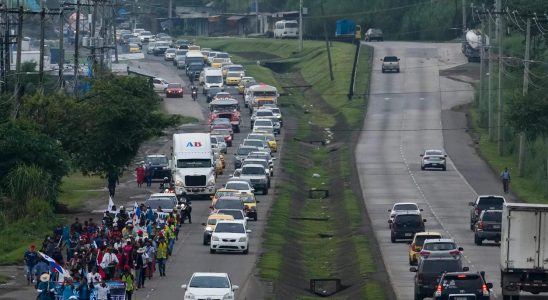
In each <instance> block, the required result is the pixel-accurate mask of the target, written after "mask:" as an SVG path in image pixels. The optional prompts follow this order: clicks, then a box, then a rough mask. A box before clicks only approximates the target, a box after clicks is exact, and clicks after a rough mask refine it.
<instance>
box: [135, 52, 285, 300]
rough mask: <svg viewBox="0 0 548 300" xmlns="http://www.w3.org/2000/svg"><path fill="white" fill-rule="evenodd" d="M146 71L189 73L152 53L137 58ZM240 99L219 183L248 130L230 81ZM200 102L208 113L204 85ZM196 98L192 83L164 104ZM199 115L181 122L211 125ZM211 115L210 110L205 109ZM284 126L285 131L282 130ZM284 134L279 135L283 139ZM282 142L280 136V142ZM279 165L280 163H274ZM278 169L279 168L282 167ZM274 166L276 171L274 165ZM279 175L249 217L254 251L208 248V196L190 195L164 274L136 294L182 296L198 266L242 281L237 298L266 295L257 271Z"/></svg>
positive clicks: (168, 75)
mask: <svg viewBox="0 0 548 300" xmlns="http://www.w3.org/2000/svg"><path fill="white" fill-rule="evenodd" d="M139 64H140V66H141V69H142V70H143V71H146V72H148V73H149V74H150V73H152V74H155V75H157V76H159V77H163V78H165V79H166V80H168V81H171V82H172V81H179V82H185V83H186V84H188V80H187V79H188V78H187V77H186V75H185V74H184V73H183V70H178V71H176V68H175V67H174V66H172V63H171V62H164V61H163V57H154V56H150V55H147V56H146V58H145V62H142V63H139ZM174 71H176V72H177V74H179V75H178V76H177V77H176V76H175V75H174V73H173V72H174ZM226 90H227V91H230V92H231V93H232V94H234V95H235V96H236V98H237V99H239V100H241V101H242V102H241V107H242V116H243V118H242V130H241V133H237V134H235V135H234V144H233V146H232V147H230V148H228V154H227V155H225V160H226V163H227V168H226V170H225V172H224V174H223V175H220V176H219V177H218V178H217V187H218V188H219V187H221V185H222V184H223V183H224V182H226V180H227V179H228V178H229V175H230V174H232V172H233V170H234V167H233V166H234V164H233V153H234V151H235V150H236V148H237V146H238V145H239V144H240V141H242V139H243V138H245V136H247V134H248V133H249V131H250V129H249V115H248V113H247V110H246V109H245V108H244V106H243V97H242V96H240V95H238V92H237V89H236V88H235V87H232V88H231V87H229V88H227V89H226ZM198 97H199V98H198V101H197V102H198V103H199V104H200V107H201V108H202V111H203V112H204V114H205V113H206V107H207V103H206V101H205V97H203V95H202V93H201V89H200V91H199V93H198ZM189 102H192V100H191V98H190V96H189V93H188V89H186V90H185V96H184V98H183V99H180V98H169V99H165V108H166V109H167V110H168V112H170V113H179V112H178V110H186V109H192V110H193V111H196V107H195V105H194V104H195V103H189ZM196 117H197V118H198V119H201V120H202V121H201V122H200V125H198V126H187V127H183V129H182V131H183V132H205V131H207V126H206V122H207V121H203V117H202V116H196ZM205 119H207V115H205ZM282 132H283V131H282ZM281 139H282V138H281V137H280V141H281ZM170 143H171V138H170V139H169V140H168V141H166V147H167V149H169V146H170V145H171V144H170ZM278 143H279V144H278V146H279V147H280V145H281V144H280V142H278ZM276 156H277V157H279V155H276ZM275 168H276V169H278V168H279V166H278V165H275ZM278 170H279V169H278ZM275 172H276V171H275ZM276 182H277V179H276V177H273V178H272V188H271V189H270V191H269V194H268V195H266V196H263V195H258V196H257V199H258V200H259V201H260V203H259V204H258V209H259V219H258V220H257V222H254V221H249V229H251V230H252V233H250V241H251V243H250V251H249V254H248V255H242V254H210V253H209V247H208V246H204V245H202V237H203V232H204V227H203V226H202V225H201V223H203V222H205V221H206V220H207V216H208V215H209V204H210V200H209V199H207V200H205V199H204V200H194V201H192V206H193V211H192V220H193V223H192V224H188V225H187V224H184V225H183V227H182V231H181V232H180V234H179V241H177V243H176V245H175V248H174V255H173V256H172V257H171V258H170V261H169V262H168V265H167V271H166V275H167V276H166V277H165V278H162V279H159V278H155V279H153V280H152V281H150V282H148V283H146V285H145V286H146V289H142V290H139V291H137V293H136V296H137V299H144V298H148V299H171V298H175V297H176V298H181V297H182V295H183V292H184V291H183V290H182V289H181V288H180V286H181V284H186V283H187V282H188V280H189V279H190V276H191V275H192V273H194V272H226V273H228V274H229V275H230V277H231V279H232V281H233V283H234V284H236V285H239V286H240V290H239V291H238V292H237V298H238V299H260V298H262V297H263V296H262V295H263V294H262V292H263V291H262V290H260V289H258V288H256V285H255V283H256V282H257V280H256V279H257V278H256V277H255V274H254V273H253V271H254V268H255V265H256V262H257V259H258V258H259V255H260V249H261V240H262V234H263V232H264V226H265V224H266V219H265V218H266V216H267V214H268V210H269V208H270V205H271V203H272V201H273V199H274V196H273V194H274V190H275V186H276Z"/></svg>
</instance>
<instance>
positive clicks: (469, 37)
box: [462, 29, 489, 62]
mask: <svg viewBox="0 0 548 300" xmlns="http://www.w3.org/2000/svg"><path fill="white" fill-rule="evenodd" d="M483 36H485V46H489V37H488V36H487V35H484V34H482V32H481V30H479V29H474V30H468V31H467V32H466V34H465V35H464V40H463V41H462V53H463V54H464V56H466V57H467V58H468V62H479V61H480V58H481V46H482V44H483V42H482V38H483ZM485 51H487V48H485Z"/></svg>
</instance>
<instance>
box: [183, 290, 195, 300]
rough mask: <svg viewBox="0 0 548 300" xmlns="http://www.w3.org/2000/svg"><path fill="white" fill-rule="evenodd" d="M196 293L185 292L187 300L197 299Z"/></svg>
mask: <svg viewBox="0 0 548 300" xmlns="http://www.w3.org/2000/svg"><path fill="white" fill-rule="evenodd" d="M195 299H196V298H195V297H194V294H192V293H189V292H186V293H185V300H195Z"/></svg>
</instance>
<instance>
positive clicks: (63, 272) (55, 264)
mask: <svg viewBox="0 0 548 300" xmlns="http://www.w3.org/2000/svg"><path fill="white" fill-rule="evenodd" d="M38 253H39V254H40V255H41V256H42V257H43V258H44V259H45V260H47V261H48V263H49V266H50V267H51V268H52V269H53V271H55V272H58V273H59V275H61V276H63V277H70V273H69V272H68V271H67V270H65V269H64V268H63V267H62V266H61V265H60V264H59V263H58V262H56V261H55V259H53V258H51V257H49V256H47V255H46V254H44V253H42V252H40V251H38Z"/></svg>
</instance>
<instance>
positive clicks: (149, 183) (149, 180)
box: [145, 162, 154, 187]
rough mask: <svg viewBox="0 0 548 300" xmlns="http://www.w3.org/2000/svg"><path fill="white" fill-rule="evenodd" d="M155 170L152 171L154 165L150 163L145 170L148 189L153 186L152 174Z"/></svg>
mask: <svg viewBox="0 0 548 300" xmlns="http://www.w3.org/2000/svg"><path fill="white" fill-rule="evenodd" d="M153 172H154V170H153V169H152V163H150V162H149V163H148V165H147V166H146V168H145V181H146V182H147V187H151V186H152V175H153V174H152V173H153Z"/></svg>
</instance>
